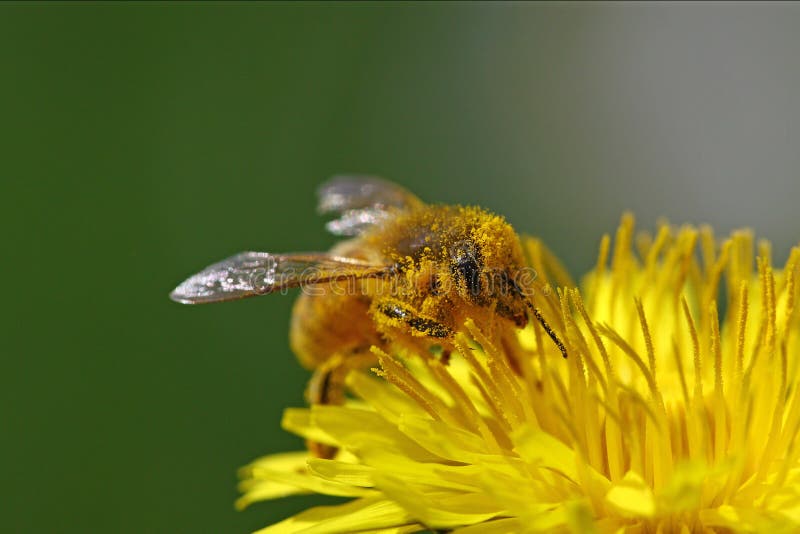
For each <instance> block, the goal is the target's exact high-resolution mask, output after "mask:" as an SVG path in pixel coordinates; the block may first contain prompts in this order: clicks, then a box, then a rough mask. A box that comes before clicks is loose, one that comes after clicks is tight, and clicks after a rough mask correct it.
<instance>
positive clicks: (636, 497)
mask: <svg viewBox="0 0 800 534" xmlns="http://www.w3.org/2000/svg"><path fill="white" fill-rule="evenodd" d="M606 501H607V502H608V504H610V505H611V506H612V507H613V508H615V509H616V510H617V511H618V512H619V513H620V514H622V515H623V516H628V517H653V515H654V514H655V511H656V502H655V499H654V498H653V491H652V490H651V489H650V486H648V485H647V484H646V483H645V481H644V480H642V477H640V476H639V475H637V474H636V473H634V472H633V471H628V472H627V473H626V474H625V476H624V477H623V479H622V480H621V481H620V482H619V483H617V484H614V485H613V486H612V487H611V489H610V490H609V491H608V493H607V494H606Z"/></svg>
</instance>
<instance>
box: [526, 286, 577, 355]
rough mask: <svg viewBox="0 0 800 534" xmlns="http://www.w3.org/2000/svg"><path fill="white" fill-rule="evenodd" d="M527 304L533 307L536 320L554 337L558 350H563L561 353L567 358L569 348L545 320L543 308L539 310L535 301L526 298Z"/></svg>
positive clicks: (551, 337) (532, 310)
mask: <svg viewBox="0 0 800 534" xmlns="http://www.w3.org/2000/svg"><path fill="white" fill-rule="evenodd" d="M525 304H527V305H528V308H530V309H531V312H532V313H533V316H534V317H536V320H537V321H539V324H541V325H542V328H544V331H545V332H547V335H548V336H550V339H552V340H553V343H555V344H556V346H557V347H558V350H560V351H561V355H562V356H564V358H566V357H567V348H566V347H565V346H564V343H563V342H562V341H561V339H559V337H558V335H557V334H556V332H555V330H553V327H551V326H550V324H549V323H548V322H547V321H545V319H544V316H542V312H541V310H539V308H537V307H536V306H534V305H533V303H532V302H531V301H530V300H528V299H525Z"/></svg>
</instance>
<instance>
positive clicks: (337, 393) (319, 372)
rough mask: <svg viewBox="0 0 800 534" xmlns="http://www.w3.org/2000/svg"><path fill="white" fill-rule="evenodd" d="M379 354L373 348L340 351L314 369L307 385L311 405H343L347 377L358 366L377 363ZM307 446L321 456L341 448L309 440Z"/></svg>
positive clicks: (308, 399) (334, 452)
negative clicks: (347, 351) (372, 351)
mask: <svg viewBox="0 0 800 534" xmlns="http://www.w3.org/2000/svg"><path fill="white" fill-rule="evenodd" d="M375 363H376V358H375V355H374V354H372V353H371V352H370V351H369V349H364V350H358V351H354V352H353V353H351V354H345V355H343V354H336V355H334V356H331V357H330V358H328V359H327V360H326V361H325V363H323V364H322V365H320V366H319V367H317V368H316V369H315V370H314V374H313V375H312V376H311V380H309V382H308V386H307V387H306V401H307V402H308V403H309V404H311V405H314V404H329V405H341V404H344V401H345V379H346V378H347V373H349V372H350V371H351V370H354V369H364V368H369V367H372V366H374V365H375ZM306 447H307V448H308V450H309V452H311V453H312V454H313V455H314V456H316V457H317V458H323V459H331V458H333V457H334V456H336V452H337V451H338V449H337V448H336V447H334V446H333V445H328V444H326V443H319V442H316V441H312V440H307V441H306Z"/></svg>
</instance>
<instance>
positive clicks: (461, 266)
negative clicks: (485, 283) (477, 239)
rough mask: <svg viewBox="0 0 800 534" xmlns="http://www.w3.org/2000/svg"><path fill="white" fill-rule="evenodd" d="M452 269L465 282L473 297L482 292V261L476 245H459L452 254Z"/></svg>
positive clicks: (457, 277) (458, 278)
mask: <svg viewBox="0 0 800 534" xmlns="http://www.w3.org/2000/svg"><path fill="white" fill-rule="evenodd" d="M450 269H451V271H452V272H453V275H454V276H455V278H456V279H457V280H460V281H462V282H463V283H464V285H465V287H466V289H467V292H468V293H469V295H470V296H471V297H477V296H478V295H480V293H481V261H480V257H479V255H478V253H477V251H475V250H474V247H458V248H457V249H456V250H455V251H454V252H453V254H452V256H451V264H450Z"/></svg>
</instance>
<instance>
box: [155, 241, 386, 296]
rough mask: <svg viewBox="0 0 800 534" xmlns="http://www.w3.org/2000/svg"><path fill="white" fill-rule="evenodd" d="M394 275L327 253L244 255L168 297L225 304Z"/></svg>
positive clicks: (189, 281) (212, 267)
mask: <svg viewBox="0 0 800 534" xmlns="http://www.w3.org/2000/svg"><path fill="white" fill-rule="evenodd" d="M391 272H392V268H391V266H389V265H376V264H370V263H366V262H364V261H361V260H356V259H352V258H345V257H340V256H332V255H330V254H326V253H303V254H269V253H267V252H241V253H239V254H236V255H235V256H231V257H230V258H227V259H225V260H222V261H221V262H219V263H215V264H213V265H210V266H208V267H206V268H205V269H203V270H202V271H200V272H199V273H197V274H195V275H193V276H191V277H189V278H188V279H187V280H185V281H184V282H183V283H181V284H180V285H179V286H178V287H176V288H175V290H174V291H173V292H172V293H170V295H169V297H170V298H171V299H172V300H174V301H175V302H180V303H181V304H206V303H209V302H224V301H227V300H238V299H242V298H246V297H255V296H258V295H266V294H268V293H273V292H275V291H280V290H283V289H288V288H291V287H298V286H303V285H310V284H319V283H325V282H330V281H333V280H346V279H359V278H377V277H381V276H387V275H388V274H390V273H391Z"/></svg>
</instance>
